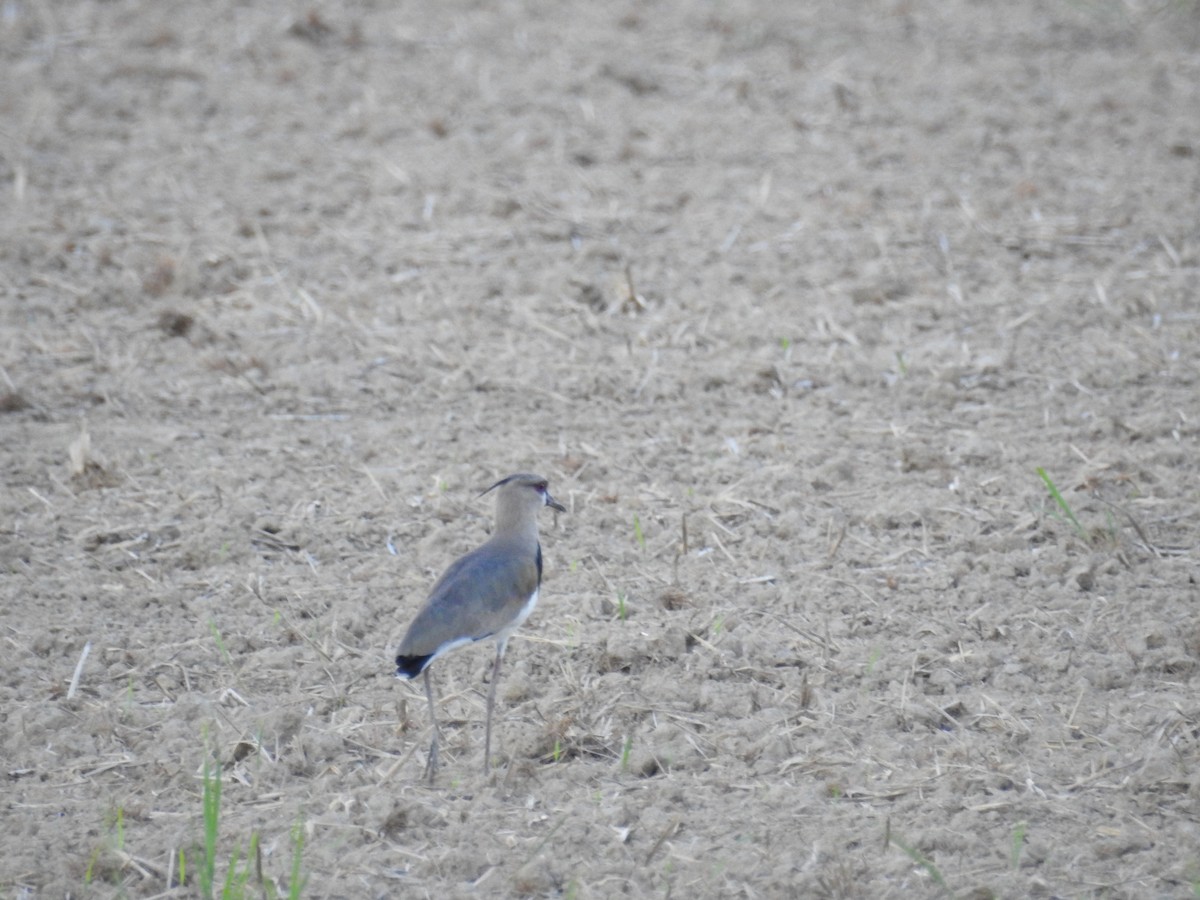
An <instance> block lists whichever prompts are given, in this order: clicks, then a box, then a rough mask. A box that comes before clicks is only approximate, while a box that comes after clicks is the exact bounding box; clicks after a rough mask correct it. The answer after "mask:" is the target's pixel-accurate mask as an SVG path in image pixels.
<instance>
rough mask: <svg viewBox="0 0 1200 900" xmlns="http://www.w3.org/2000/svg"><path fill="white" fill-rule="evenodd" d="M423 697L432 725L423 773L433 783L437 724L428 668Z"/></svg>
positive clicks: (436, 747)
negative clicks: (427, 755) (426, 703)
mask: <svg viewBox="0 0 1200 900" xmlns="http://www.w3.org/2000/svg"><path fill="white" fill-rule="evenodd" d="M425 697H426V699H427V700H428V701H429V722H430V724H431V725H432V726H433V743H431V744H430V745H429V759H427V760H426V761H425V773H426V774H427V775H428V776H429V783H430V784H433V776H434V774H435V773H436V772H437V762H438V754H437V751H438V724H437V712H436V711H435V710H434V708H433V688H432V687H430V685H429V669H426V670H425Z"/></svg>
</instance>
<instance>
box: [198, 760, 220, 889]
mask: <svg viewBox="0 0 1200 900" xmlns="http://www.w3.org/2000/svg"><path fill="white" fill-rule="evenodd" d="M220 823H221V765H220V763H217V764H216V765H214V766H212V767H211V768H210V767H209V764H208V762H207V761H206V762H205V763H204V860H203V862H202V863H201V866H200V894H201V896H203V897H204V898H205V900H212V898H213V876H214V874H215V873H216V869H217V829H218V827H219V826H220Z"/></svg>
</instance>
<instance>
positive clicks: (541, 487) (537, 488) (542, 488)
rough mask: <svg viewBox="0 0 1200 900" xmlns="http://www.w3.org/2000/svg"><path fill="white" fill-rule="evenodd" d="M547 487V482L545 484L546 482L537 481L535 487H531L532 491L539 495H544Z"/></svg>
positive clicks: (548, 485)
mask: <svg viewBox="0 0 1200 900" xmlns="http://www.w3.org/2000/svg"><path fill="white" fill-rule="evenodd" d="M549 487H550V483H549V482H547V481H539V482H538V483H537V484H535V485H534V486H533V489H534V490H535V491H537V492H538V493H539V494H544V493H545V492H546V489H547V488H549Z"/></svg>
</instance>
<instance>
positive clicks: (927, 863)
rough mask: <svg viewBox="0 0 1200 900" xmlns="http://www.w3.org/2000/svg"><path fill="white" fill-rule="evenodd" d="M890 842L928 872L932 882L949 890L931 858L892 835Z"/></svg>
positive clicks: (944, 889)
mask: <svg viewBox="0 0 1200 900" xmlns="http://www.w3.org/2000/svg"><path fill="white" fill-rule="evenodd" d="M890 840H891V842H892V843H893V844H895V845H896V846H897V847H899V848H900V849H901V850H903V851H904V852H905V853H906V854H908V858H909V859H911V860H912V861H913V862H915V863H916V864H917V865H918V866H920V867H921V868H922V869H924V870H925V871H926V872H928V873H929V877H930V878H932V879H933V883H934V884H936V885H937V886H938V887H940V888H941V889H942V890H943V891H949V890H950V888H949V886H948V885H947V884H946V879H945V878H943V877H942V873H941V872H939V871H938V867H937V866H935V865H934V864H933V860H931V859H929V857H927V856H926V855H925V854H924V853H922V852H921V851H920V850H918V849H917V848H916V847H910V846H909V845H908V844H906V843H904V841H902V840H900V838H898V837H896V836H895V835H892V836H891V838H890Z"/></svg>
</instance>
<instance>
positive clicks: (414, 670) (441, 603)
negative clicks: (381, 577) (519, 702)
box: [396, 474, 567, 783]
mask: <svg viewBox="0 0 1200 900" xmlns="http://www.w3.org/2000/svg"><path fill="white" fill-rule="evenodd" d="M547 488H548V485H547V483H546V479H545V478H542V477H541V476H540V475H527V474H519V475H509V476H508V477H507V478H505V479H503V480H502V481H497V482H496V483H495V484H493V485H492V486H491V487H490V488H488V489H487V490H486V491H484V492H483V494H486V493H488V492H489V491H495V492H496V530H495V531H494V532H493V533H492V536H491V538H490V539H489V540H488V541H487V543H485V544H484V545H483V546H481V547H479V548H477V549H475V550H472V551H471V552H470V553H468V554H467V555H466V556H463V557H461V558H459V559H458V560H456V561H455V562H454V563H453V564H452V565H451V566H450V568H448V569H447V570H446V571H445V572H444V573H443V574H442V577H441V578H439V579H438V580H437V582H436V583H435V584H434V586H433V590H432V591H430V593H429V599H427V600H426V601H425V604H424V606H422V607H421V609H420V610H419V611H418V612H417V616H416V618H415V619H413V621H412V624H411V625H410V626H409V627H408V633H407V634H405V635H404V640H403V641H401V642H400V648H399V650H397V652H396V676H397V677H400V678H416V677H417V676H418V675H422V674H423V675H424V676H425V697H426V699H428V700H429V719H430V723H431V724H432V726H433V743H432V744H431V745H430V747H429V760H428V763H427V765H426V771H427V772H428V774H429V780H430V783H432V782H433V776H434V773H435V772H436V771H437V762H438V726H437V715H436V713H435V712H434V706H433V689H432V688H431V687H430V685H429V664H430V663H432V662H433V661H434V660H435V659H437V658H438V657H439V656H441V655H442V654H443V653H446V652H447V651H449V650H453V649H455V648H456V647H461V646H463V645H464V644H470V643H473V642H474V641H482V640H493V641H495V642H496V661H495V662H494V663H493V664H492V684H491V687H490V688H489V689H488V699H487V732H486V734H487V737H486V738H485V739H484V744H483V771H484V774H487V771H488V766H489V762H490V759H491V752H492V707H493V706H494V705H495V702H496V682H497V681H498V680H499V679H500V660H501V659H503V658H504V648H505V647H506V646H507V644H508V639H509V637H510V636H511V635H512V633H513V632H514V631H516V630H517V628H518V627H519V626H520V624H521V623H522V622H524V621H525V619H526V618H527V617H528V616H529V614H530V613H531V612H533V607H534V605H535V604H536V603H537V599H538V590H539V589H540V588H541V585H542V545H541V544H539V543H538V523H537V514H538V510H540V509H541V508H542V507H543V506H549V507H550V508H551V509H556V510H558V511H559V512H566V511H567V510H566V507H564V506H563V505H562V504H561V503H559V502H558V501H557V500H555V499H554V498H553V497H551V496H550V492H549V490H548V489H547ZM483 494H480V495H479V496H481V497H482V496H483Z"/></svg>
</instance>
